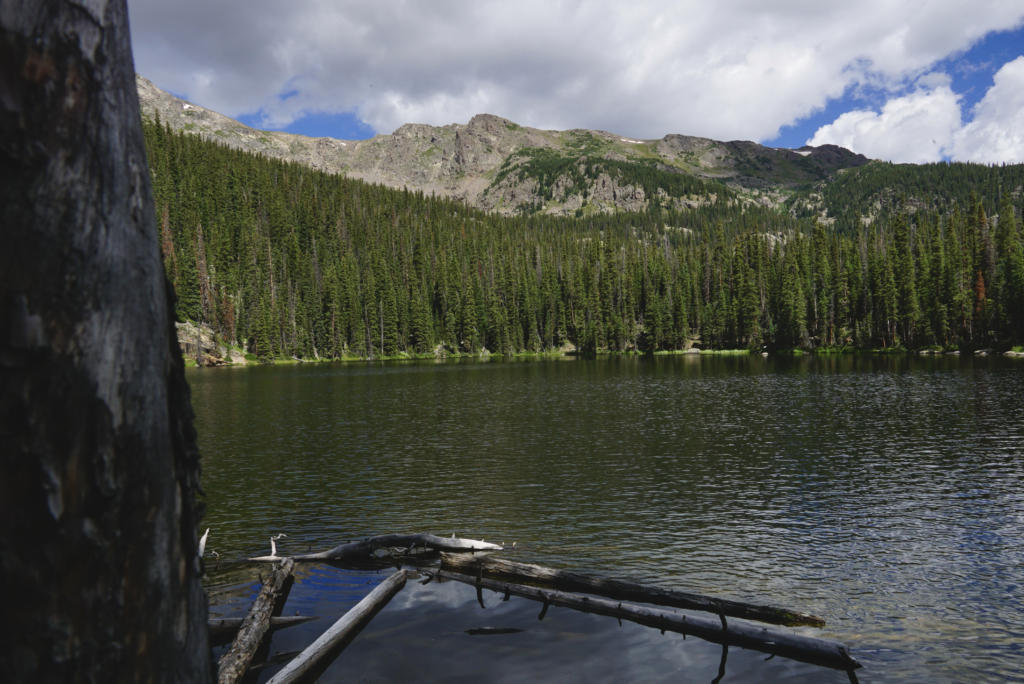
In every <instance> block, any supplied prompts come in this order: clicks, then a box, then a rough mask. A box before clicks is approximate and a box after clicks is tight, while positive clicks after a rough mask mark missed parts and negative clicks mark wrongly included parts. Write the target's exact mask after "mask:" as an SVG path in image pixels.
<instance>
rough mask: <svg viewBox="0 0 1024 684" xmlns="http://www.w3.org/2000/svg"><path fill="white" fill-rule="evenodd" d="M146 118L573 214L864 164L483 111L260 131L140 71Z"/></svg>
mask: <svg viewBox="0 0 1024 684" xmlns="http://www.w3.org/2000/svg"><path fill="white" fill-rule="evenodd" d="M136 83H137V87H138V92H139V102H140V104H141V106H142V111H143V115H144V116H145V117H147V118H150V119H159V121H161V122H162V123H166V124H168V125H169V126H170V127H171V128H172V129H174V130H177V131H183V132H191V133H194V134H197V135H199V136H201V137H203V138H205V139H207V140H213V141H217V142H220V143H223V144H225V145H227V146H229V147H233V148H236V149H240V150H244V151H248V152H254V153H259V154H263V155H265V156H268V157H271V158H276V159H282V160H286V161H294V162H299V163H302V164H305V165H308V166H310V167H312V168H314V169H317V170H321V171H326V172H330V173H340V174H344V175H346V176H348V177H351V178H355V179H360V180H364V181H367V182H370V183H378V184H381V185H385V186H388V187H393V188H399V189H401V188H407V189H410V190H418V191H421V192H423V193H424V194H426V195H431V194H433V195H437V196H440V197H446V198H452V199H456V200H460V201H464V202H466V203H467V204H469V205H470V206H473V207H476V208H478V209H482V210H484V211H489V212H497V213H501V214H517V213H547V214H562V215H565V214H575V215H577V216H584V215H592V214H595V213H607V212H611V211H617V210H627V211H639V210H646V209H648V208H649V207H650V206H651V205H652V204H653V203H655V202H656V203H657V204H658V205H659V206H662V207H665V208H687V207H690V208H692V207H698V206H702V205H706V204H710V203H713V202H715V201H716V200H717V199H718V198H722V197H726V198H733V197H736V198H739V199H741V200H743V201H746V202H754V203H758V204H765V205H771V206H777V205H780V204H781V203H782V202H783V201H785V200H787V199H790V198H791V197H792V196H793V194H794V192H795V190H796V189H798V188H806V187H808V186H810V185H812V184H816V183H820V182H821V181H825V180H828V179H830V178H832V177H834V176H835V175H836V173H837V172H838V171H840V170H842V169H849V168H853V167H858V166H862V165H865V164H867V163H868V161H869V160H868V159H867V158H866V157H864V156H862V155H859V154H854V153H853V152H850V151H849V150H846V149H843V148H841V147H836V146H834V145H823V146H820V147H803V148H800V149H799V150H790V149H777V148H771V147H764V146H762V145H758V144H757V143H753V142H743V141H733V142H718V141H715V140H710V139H708V138H699V137H693V136H685V135H675V134H672V135H666V136H665V137H663V138H661V139H658V140H634V139H631V138H626V137H623V136H620V135H616V134H613V133H608V132H605V131H592V130H582V129H576V130H570V131H546V130H540V129H536V128H529V127H526V126H520V125H518V124H516V123H514V122H512V121H509V120H508V119H503V118H501V117H498V116H494V115H491V114H479V115H477V116H474V117H473V118H472V119H470V120H469V122H468V123H466V124H449V125H447V126H428V125H425V124H406V125H404V126H401V127H400V128H398V129H397V130H396V131H395V132H394V133H391V134H389V135H378V136H376V137H374V138H371V139H369V140H336V139H333V138H310V137H306V136H301V135H294V134H290V133H282V132H275V131H260V130H256V129H253V128H250V127H248V126H245V125H243V124H241V123H239V122H238V121H235V120H233V119H230V118H228V117H226V116H223V115H221V114H218V113H217V112H213V111H211V110H208V109H206V108H204V107H200V106H199V105H196V104H193V103H190V102H186V101H185V100H182V99H180V98H177V97H175V96H174V95H171V94H170V93H166V92H164V91H162V90H160V89H159V88H157V87H156V86H155V85H153V83H151V82H150V81H148V80H146V79H145V78H143V77H142V76H137V77H136Z"/></svg>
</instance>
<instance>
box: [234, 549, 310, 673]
mask: <svg viewBox="0 0 1024 684" xmlns="http://www.w3.org/2000/svg"><path fill="white" fill-rule="evenodd" d="M294 567H295V561H293V560H292V559H291V558H285V559H284V561H283V562H282V563H281V565H279V566H278V567H277V568H275V569H274V573H273V574H272V575H271V576H270V577H269V578H268V579H267V581H266V582H264V583H263V588H262V589H261V590H260V594H259V596H257V597H256V601H255V602H254V603H253V604H252V608H251V609H250V610H249V614H248V615H246V616H245V620H243V621H242V626H241V627H240V628H239V630H238V636H237V637H235V641H234V643H232V644H231V648H230V649H229V650H228V652H227V653H225V654H224V655H223V656H222V657H221V659H220V662H219V663H218V665H217V681H218V684H234V682H239V681H241V680H242V677H244V676H245V672H246V670H248V669H249V664H250V663H251V662H252V660H253V657H254V656H255V655H256V650H257V649H258V648H259V646H260V644H261V643H262V642H263V637H264V636H265V635H266V633H267V628H268V627H269V626H270V618H271V614H272V613H273V612H274V609H275V606H276V605H277V604H278V595H279V594H280V593H281V590H282V588H284V587H286V586H289V583H288V579H289V578H290V577H291V574H292V569H293V568H294Z"/></svg>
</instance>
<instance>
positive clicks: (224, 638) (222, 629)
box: [206, 615, 316, 646]
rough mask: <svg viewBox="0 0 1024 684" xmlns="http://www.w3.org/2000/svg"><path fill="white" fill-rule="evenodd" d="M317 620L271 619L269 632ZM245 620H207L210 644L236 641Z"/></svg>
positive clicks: (311, 617) (295, 618)
mask: <svg viewBox="0 0 1024 684" xmlns="http://www.w3.org/2000/svg"><path fill="white" fill-rule="evenodd" d="M315 619H316V618H315V617H313V616H310V615H285V616H275V617H271V618H270V626H269V628H268V630H269V631H270V632H275V631H277V630H279V629H287V628H288V627H294V626H295V625H301V624H302V623H304V622H309V621H310V620H315ZM244 621H245V618H240V617H234V618H210V619H209V620H207V622H206V625H207V628H208V629H209V630H210V644H211V645H215V646H216V645H218V644H226V643H228V642H230V641H234V640H235V636H236V635H237V634H238V630H239V629H240V628H241V626H242V622H244Z"/></svg>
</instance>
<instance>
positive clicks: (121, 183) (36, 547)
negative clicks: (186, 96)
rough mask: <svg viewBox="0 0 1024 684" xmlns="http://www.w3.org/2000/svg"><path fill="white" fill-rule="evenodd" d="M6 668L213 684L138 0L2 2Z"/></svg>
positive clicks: (0, 657)
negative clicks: (131, 27) (134, 7)
mask: <svg viewBox="0 0 1024 684" xmlns="http://www.w3.org/2000/svg"><path fill="white" fill-rule="evenodd" d="M0 226H2V234H3V246H2V247H0V519H2V520H3V521H4V528H3V531H2V532H0V534H2V535H3V536H2V537H0V577H2V580H3V583H4V586H5V587H7V588H8V589H9V591H8V592H7V593H6V596H5V598H4V615H5V618H6V619H7V621H8V623H9V624H11V625H16V629H13V630H8V636H7V637H5V639H4V645H3V649H2V650H0V672H3V673H4V678H5V679H7V680H10V681H40V682H47V681H150V682H161V681H167V682H196V681H208V680H209V679H210V675H211V669H210V659H209V649H208V645H207V628H206V619H207V611H206V598H205V595H204V593H203V590H202V587H201V585H200V583H199V572H198V570H199V563H198V559H197V557H196V547H197V542H196V523H197V519H198V514H199V511H198V510H197V505H196V501H195V492H196V491H197V489H198V476H199V468H198V452H197V450H196V445H195V433H194V431H193V428H192V413H191V408H190V406H189V394H188V386H187V385H186V384H185V380H184V372H183V367H182V362H181V355H180V352H179V351H178V349H177V341H176V340H175V336H174V331H173V325H172V318H171V309H170V308H169V302H168V291H167V288H166V285H165V279H164V273H163V268H162V266H161V263H160V253H159V249H158V246H157V230H156V223H155V220H154V216H153V198H152V194H151V189H150V184H149V176H148V171H147V166H146V157H145V151H144V147H143V140H142V130H141V126H140V120H139V108H138V98H137V93H136V90H135V77H134V68H133V64H132V55H131V46H130V42H129V34H128V22H127V10H126V7H125V1H124V0H92V1H90V2H72V1H71V0H53V1H50V2H44V1H42V0H24V1H21V2H4V3H3V5H2V6H0Z"/></svg>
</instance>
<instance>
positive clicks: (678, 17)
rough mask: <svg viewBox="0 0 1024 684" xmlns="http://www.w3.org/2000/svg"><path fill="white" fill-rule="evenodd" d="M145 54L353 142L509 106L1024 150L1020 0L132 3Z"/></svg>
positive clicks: (882, 141)
mask: <svg viewBox="0 0 1024 684" xmlns="http://www.w3.org/2000/svg"><path fill="white" fill-rule="evenodd" d="M128 9H129V17H130V21H131V31H132V42H133V51H134V57H135V68H136V71H138V72H139V73H140V74H142V75H143V76H145V77H146V78H148V79H150V80H151V81H153V82H154V83H155V84H156V85H157V86H158V87H160V88H162V89H164V90H167V91H170V92H172V93H174V94H176V95H179V96H181V97H184V98H186V99H188V100H190V101H192V102H193V103H195V104H198V105H201V106H203V107H206V108H208V109H212V110H214V111H217V112H220V113H222V114H226V115H227V116H230V117H233V118H236V119H239V120H240V121H242V122H243V123H246V124H248V125H250V126H255V127H257V128H263V129H272V130H286V131H290V132H293V133H302V134H305V135H314V136H330V137H334V138H341V139H347V140H353V139H362V138H368V137H372V136H373V135H375V134H382V133H391V132H392V131H394V130H395V129H396V128H397V127H399V126H401V125H402V124H404V123H427V124H433V125H445V124H449V123H465V122H467V121H468V120H469V119H470V118H471V117H472V116H473V115H475V114H479V113H484V112H486V113H490V114H497V115H499V116H503V117H506V118H508V119H511V120H512V121H515V122H516V123H519V124H522V125H525V126H532V127H536V128H544V129H570V128H589V129H599V130H606V131H610V132H613V133H617V134H620V135H623V136H627V137H630V138H644V139H653V138H661V137H662V136H664V135H667V134H669V133H681V134H684V135H697V136H704V137H708V138H713V139H716V140H753V141H756V142H760V143H762V144H765V145H769V146H773V147H800V146H802V145H805V144H811V145H822V144H837V145H842V146H844V147H847V148H849V149H852V150H854V151H855V152H860V153H862V154H864V155H866V156H868V157H871V158H874V159H883V160H889V161H894V162H915V163H922V162H931V161H941V160H952V161H974V162H983V163H989V164H994V163H1021V162H1024V3H1021V2H1018V1H1017V0H971V2H964V1H963V0H921V1H918V2H906V1H905V0H858V1H857V2H828V1H822V0H776V1H769V0H722V1H720V2H718V1H716V2H709V1H708V0H676V1H671V2H669V1H665V2H652V1H647V0H630V2H622V1H621V0H617V1H613V0H589V1H582V0H580V1H568V0H566V1H563V0H538V1H534V0H516V1H515V2H511V1H507V0H506V1H499V0H465V1H462V0H430V1H429V2H416V1H415V0H345V1H343V2H342V1H337V0H287V1H285V0H175V2H167V1H166V0H128Z"/></svg>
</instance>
